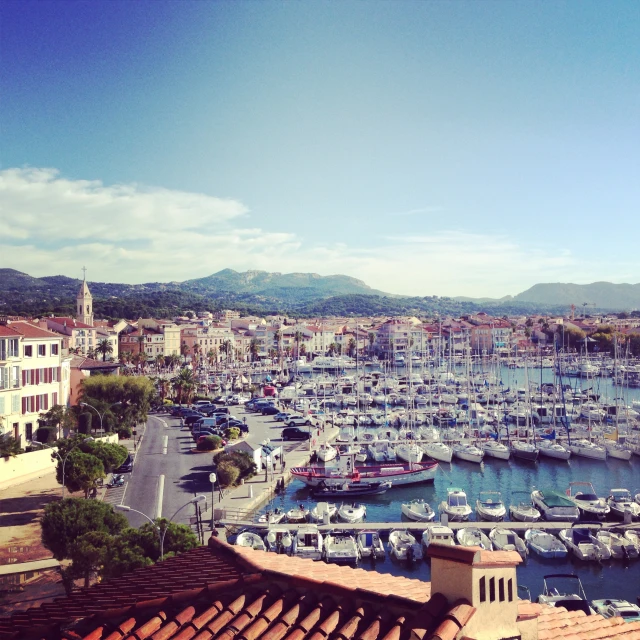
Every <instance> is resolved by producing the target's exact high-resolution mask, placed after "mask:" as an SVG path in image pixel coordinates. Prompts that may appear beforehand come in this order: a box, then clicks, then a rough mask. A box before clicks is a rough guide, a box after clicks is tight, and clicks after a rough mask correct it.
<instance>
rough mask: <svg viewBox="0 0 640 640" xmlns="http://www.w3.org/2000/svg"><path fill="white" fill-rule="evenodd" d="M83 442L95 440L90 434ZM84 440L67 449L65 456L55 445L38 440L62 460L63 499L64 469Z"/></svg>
mask: <svg viewBox="0 0 640 640" xmlns="http://www.w3.org/2000/svg"><path fill="white" fill-rule="evenodd" d="M82 442H93V438H92V437H91V436H89V437H88V438H84V440H83V441H82ZM82 442H78V444H76V445H74V446H73V447H71V449H69V451H67V453H66V454H65V456H64V458H63V457H61V456H60V454H59V453H58V452H57V451H54V449H53V447H52V446H50V445H48V444H45V443H44V442H38V444H39V445H40V446H41V447H46V448H47V449H51V453H53V455H54V456H56V457H57V458H58V460H60V462H62V499H63V500H64V469H65V467H66V465H67V458H68V457H69V454H70V453H71V452H72V451H73V450H74V449H77V448H78V447H79V446H80V445H81V444H82Z"/></svg>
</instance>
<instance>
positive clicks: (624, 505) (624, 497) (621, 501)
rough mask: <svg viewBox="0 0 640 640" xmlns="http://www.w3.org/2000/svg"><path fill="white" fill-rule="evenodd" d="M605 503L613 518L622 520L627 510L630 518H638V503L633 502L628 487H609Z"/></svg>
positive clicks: (639, 518)
mask: <svg viewBox="0 0 640 640" xmlns="http://www.w3.org/2000/svg"><path fill="white" fill-rule="evenodd" d="M607 504H608V505H609V508H610V509H611V515H612V516H614V517H615V518H619V519H620V520H624V518H625V513H626V512H627V511H629V512H630V513H631V519H632V520H640V504H638V503H637V502H634V500H633V497H632V496H631V491H629V489H611V491H610V492H609V497H608V498H607Z"/></svg>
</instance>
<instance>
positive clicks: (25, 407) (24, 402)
mask: <svg viewBox="0 0 640 640" xmlns="http://www.w3.org/2000/svg"><path fill="white" fill-rule="evenodd" d="M25 413H27V399H26V398H22V414H23V415H24V414H25Z"/></svg>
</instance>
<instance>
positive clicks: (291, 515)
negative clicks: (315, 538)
mask: <svg viewBox="0 0 640 640" xmlns="http://www.w3.org/2000/svg"><path fill="white" fill-rule="evenodd" d="M308 515H309V509H305V506H304V505H303V504H301V505H299V506H298V507H293V508H292V509H289V511H287V522H289V523H291V524H302V523H303V522H306V521H307V516H308Z"/></svg>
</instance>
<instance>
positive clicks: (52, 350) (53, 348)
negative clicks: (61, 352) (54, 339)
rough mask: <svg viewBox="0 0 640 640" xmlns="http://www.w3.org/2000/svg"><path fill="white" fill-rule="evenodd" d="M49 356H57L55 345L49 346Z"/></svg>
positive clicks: (56, 346)
mask: <svg viewBox="0 0 640 640" xmlns="http://www.w3.org/2000/svg"><path fill="white" fill-rule="evenodd" d="M51 355H52V356H57V355H58V345H57V344H52V345H51Z"/></svg>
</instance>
